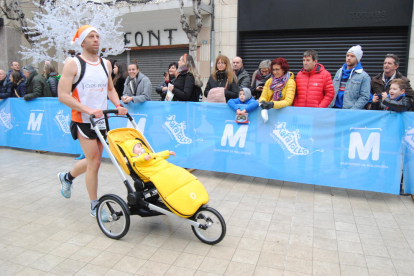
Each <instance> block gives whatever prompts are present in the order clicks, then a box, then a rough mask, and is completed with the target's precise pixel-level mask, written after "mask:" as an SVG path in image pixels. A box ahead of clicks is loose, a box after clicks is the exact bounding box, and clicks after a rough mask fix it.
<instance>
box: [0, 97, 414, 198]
mask: <svg viewBox="0 0 414 276" xmlns="http://www.w3.org/2000/svg"><path fill="white" fill-rule="evenodd" d="M126 107H127V108H128V112H129V113H130V114H131V115H132V116H133V117H134V119H135V121H136V122H137V124H138V126H139V128H140V130H141V131H142V132H143V133H144V135H145V137H146V138H147V140H148V141H149V143H150V144H151V145H152V147H153V148H154V150H155V151H162V150H166V149H169V150H173V151H175V152H176V153H177V155H176V157H170V158H169V161H170V162H172V163H174V164H176V165H178V166H181V167H186V168H195V169H201V170H210V171H218V172H226V173H235V174H242V175H248V176H254V177H262V178H269V179H277V180H283V181H291V182H300V183H306V184H316V185H322V186H330V187H340V188H348V189H357V190H367V191H376V192H384V193H392V194H398V193H399V189H400V180H401V169H402V167H403V168H404V182H405V192H408V193H414V185H413V183H414V182H413V181H414V173H413V172H414V113H412V112H406V113H395V112H388V111H367V110H338V109H318V108H298V107H286V108H283V109H281V110H274V109H272V110H269V120H268V121H267V122H266V123H264V121H263V119H262V118H261V115H260V108H259V109H257V110H255V111H253V112H252V113H251V114H249V123H248V124H239V123H236V122H235V112H234V111H233V110H231V109H230V108H229V107H228V106H227V105H226V104H211V103H191V102H146V103H142V104H128V105H126ZM109 108H110V109H111V108H114V106H113V105H112V104H111V103H110V102H109ZM69 125H70V109H69V108H68V107H66V106H65V105H63V104H61V103H60V102H59V101H58V100H57V99H56V98H41V99H35V100H32V101H24V100H22V99H16V98H11V99H6V100H2V101H0V135H1V136H0V146H7V147H16V148H25V149H32V150H45V151H52V152H61V153H70V154H79V153H81V148H80V146H79V142H78V141H74V140H73V139H72V137H71V134H70V130H69ZM110 127H111V128H112V129H113V128H120V127H131V125H130V124H129V122H128V120H127V119H126V118H119V117H114V118H111V119H110ZM104 156H107V155H106V154H105V155H104ZM401 156H402V157H403V158H401ZM401 160H402V161H401Z"/></svg>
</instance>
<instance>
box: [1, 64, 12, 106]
mask: <svg viewBox="0 0 414 276" xmlns="http://www.w3.org/2000/svg"><path fill="white" fill-rule="evenodd" d="M5 83H6V73H5V72H4V70H0V99H6V98H8V97H10V95H9V91H8V89H7V88H8V85H4V84H5Z"/></svg>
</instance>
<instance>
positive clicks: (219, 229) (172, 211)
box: [91, 110, 226, 244]
mask: <svg viewBox="0 0 414 276" xmlns="http://www.w3.org/2000/svg"><path fill="white" fill-rule="evenodd" d="M103 113H104V118H102V119H98V120H95V119H94V115H91V124H92V126H93V129H94V130H95V132H96V134H97V135H98V138H99V140H100V141H101V143H102V144H103V146H104V148H105V151H106V152H107V153H108V156H109V158H110V159H111V161H112V163H113V164H114V165H115V167H116V168H117V171H118V173H119V175H120V176H121V178H122V180H123V183H124V185H125V187H126V189H127V193H128V194H127V202H125V201H124V200H123V199H122V198H121V197H120V196H118V195H115V194H106V195H104V196H102V197H101V198H100V199H99V204H98V205H97V212H96V218H97V222H98V225H99V227H100V229H101V230H102V232H103V233H104V234H105V235H106V236H108V237H109V238H112V239H120V238H122V237H123V236H125V235H126V234H127V233H128V230H129V226H130V215H139V216H141V217H150V216H158V215H167V216H179V217H181V218H182V219H183V220H186V221H187V222H188V223H189V224H190V225H191V228H192V230H193V232H194V234H195V235H196V237H197V238H198V239H199V240H200V241H202V242H204V243H206V244H216V243H219V242H220V241H221V240H222V239H223V238H224V236H225V235H226V223H225V221H224V219H223V217H222V216H221V214H220V213H219V212H218V211H217V210H215V209H213V208H211V207H208V205H207V203H208V194H207V192H206V190H205V189H204V186H203V185H202V184H201V182H199V181H198V180H197V178H196V177H195V176H194V175H192V174H191V173H189V172H188V171H187V170H184V169H183V168H180V167H178V166H175V165H172V164H170V163H168V162H167V161H163V162H166V163H165V164H164V165H165V166H164V167H165V168H164V167H163V169H162V170H153V171H152V172H151V173H148V172H147V171H145V170H143V169H142V168H140V167H139V166H136V165H135V163H134V160H133V157H132V156H131V154H130V151H129V148H127V146H128V145H130V144H131V143H130V141H131V140H136V141H137V142H139V143H140V144H142V146H143V147H144V149H145V150H146V151H147V152H148V153H150V154H152V153H154V150H153V148H152V147H151V145H150V144H149V143H148V141H147V139H145V137H144V135H143V134H142V133H141V132H140V131H139V128H138V126H137V124H136V123H135V121H134V119H133V118H132V117H131V116H130V115H129V114H126V116H124V117H125V118H128V120H129V121H130V122H131V124H132V126H133V127H134V128H118V129H114V130H109V123H108V115H107V114H111V113H112V114H117V113H118V110H104V112H103ZM117 117H118V118H120V117H121V118H122V117H123V116H117ZM101 120H104V121H105V125H106V129H107V134H106V137H104V136H103V135H102V134H101V132H100V130H99V127H98V125H99V124H100V122H99V121H101ZM106 140H107V141H108V142H107V141H106ZM126 141H129V142H128V143H126ZM124 173H126V174H128V175H130V176H131V178H132V180H133V181H134V185H133V187H132V185H131V184H130V183H129V181H128V179H127V177H126V176H125V174H124ZM172 175H173V176H174V177H172Z"/></svg>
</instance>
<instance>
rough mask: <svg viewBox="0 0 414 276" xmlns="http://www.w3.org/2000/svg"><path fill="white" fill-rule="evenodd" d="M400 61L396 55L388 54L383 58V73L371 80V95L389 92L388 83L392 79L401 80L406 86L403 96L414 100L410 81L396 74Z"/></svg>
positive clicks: (413, 91) (398, 73)
mask: <svg viewBox="0 0 414 276" xmlns="http://www.w3.org/2000/svg"><path fill="white" fill-rule="evenodd" d="M399 62H400V59H399V58H398V56H397V55H394V54H388V55H386V56H385V60H384V65H383V68H384V72H382V73H380V74H378V75H376V76H375V77H373V78H372V80H371V93H372V94H381V93H382V92H387V94H388V93H389V91H390V83H391V81H392V80H393V79H402V80H403V81H404V82H405V85H406V86H407V89H406V90H405V95H406V96H407V97H408V98H410V99H411V101H413V100H414V90H413V89H412V88H411V85H410V80H409V79H408V78H406V77H404V76H403V75H402V74H401V73H400V72H398V70H397V69H398V66H399Z"/></svg>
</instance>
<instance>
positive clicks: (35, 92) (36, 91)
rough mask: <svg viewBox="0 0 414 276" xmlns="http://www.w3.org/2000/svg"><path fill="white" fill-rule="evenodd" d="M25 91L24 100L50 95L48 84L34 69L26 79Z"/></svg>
mask: <svg viewBox="0 0 414 276" xmlns="http://www.w3.org/2000/svg"><path fill="white" fill-rule="evenodd" d="M26 86H27V91H26V95H25V96H24V99H25V100H26V101H28V100H31V99H34V98H38V97H52V93H51V92H50V88H49V84H47V82H46V80H45V79H44V78H43V77H42V76H40V75H39V74H37V72H36V71H34V72H32V73H31V74H30V76H29V77H28V78H27V80H26Z"/></svg>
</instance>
